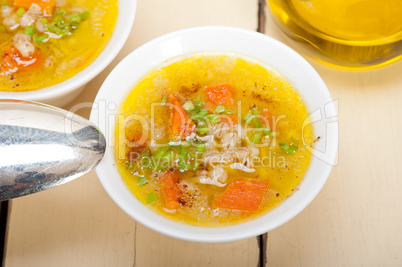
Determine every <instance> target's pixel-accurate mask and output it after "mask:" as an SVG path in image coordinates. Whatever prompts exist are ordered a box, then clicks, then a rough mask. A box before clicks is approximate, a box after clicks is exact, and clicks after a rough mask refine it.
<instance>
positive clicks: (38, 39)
mask: <svg viewBox="0 0 402 267" xmlns="http://www.w3.org/2000/svg"><path fill="white" fill-rule="evenodd" d="M32 37H33V39H34V42H35V43H37V44H42V43H45V42H46V41H45V40H46V39H47V38H49V36H47V35H42V36H37V35H36V34H34V35H33V36H32Z"/></svg>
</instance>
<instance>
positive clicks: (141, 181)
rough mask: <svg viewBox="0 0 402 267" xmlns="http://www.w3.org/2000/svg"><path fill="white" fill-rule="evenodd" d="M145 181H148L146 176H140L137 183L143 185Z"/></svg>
mask: <svg viewBox="0 0 402 267" xmlns="http://www.w3.org/2000/svg"><path fill="white" fill-rule="evenodd" d="M147 183H148V180H147V178H146V177H141V178H140V179H138V185H139V186H143V185H145V184H147Z"/></svg>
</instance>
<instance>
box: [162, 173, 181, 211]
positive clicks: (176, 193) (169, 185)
mask: <svg viewBox="0 0 402 267" xmlns="http://www.w3.org/2000/svg"><path fill="white" fill-rule="evenodd" d="M161 177H162V190H163V196H164V198H165V205H166V208H168V209H177V208H178V207H179V206H180V204H184V203H185V201H184V200H183V194H182V192H181V191H180V189H179V186H178V185H177V182H178V181H179V177H178V176H177V175H176V174H175V173H174V172H172V171H166V172H164V173H163V174H162V176H161Z"/></svg>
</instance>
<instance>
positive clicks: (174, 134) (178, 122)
mask: <svg viewBox="0 0 402 267" xmlns="http://www.w3.org/2000/svg"><path fill="white" fill-rule="evenodd" d="M169 101H170V103H172V105H173V106H174V107H173V110H172V129H171V139H172V140H177V139H181V138H183V137H186V136H189V135H190V134H192V133H193V132H194V124H193V123H192V122H191V121H190V118H189V117H188V115H187V113H186V112H185V111H184V110H183V108H182V107H181V106H180V103H179V101H178V100H177V98H176V97H175V96H174V95H173V94H170V95H169Z"/></svg>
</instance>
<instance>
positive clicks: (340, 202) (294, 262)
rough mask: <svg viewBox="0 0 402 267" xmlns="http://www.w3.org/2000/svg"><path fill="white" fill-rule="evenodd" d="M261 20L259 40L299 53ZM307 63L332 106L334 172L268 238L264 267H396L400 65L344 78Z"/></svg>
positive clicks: (400, 216) (400, 261)
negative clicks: (336, 131)
mask: <svg viewBox="0 0 402 267" xmlns="http://www.w3.org/2000/svg"><path fill="white" fill-rule="evenodd" d="M265 13H266V15H267V17H266V23H265V30H266V34H267V35H269V36H272V37H274V38H276V39H278V40H280V41H282V42H284V43H285V44H287V45H289V46H291V47H292V48H294V49H295V50H296V51H300V47H299V46H298V45H297V44H296V43H295V42H294V41H292V40H289V39H288V38H285V37H284V36H283V34H282V33H281V32H279V30H278V28H276V27H275V25H274V22H273V21H272V18H271V15H270V13H269V12H268V10H267V8H266V9H265ZM307 59H308V60H309V61H310V63H311V64H312V65H313V67H314V68H315V69H316V70H317V71H318V73H319V74H320V75H321V77H322V78H323V80H324V81H325V83H326V84H327V86H328V89H329V90H330V92H331V94H332V96H333V98H334V99H337V100H338V103H339V127H340V140H339V141H340V143H339V148H340V149H339V165H338V166H336V167H335V168H334V169H333V171H332V173H331V175H330V177H329V179H328V182H327V183H326V185H325V187H324V189H323V190H322V191H321V192H320V194H319V195H318V197H317V198H316V199H315V200H314V201H313V202H312V203H311V204H310V205H309V206H308V207H307V208H306V209H305V210H304V211H303V212H302V213H301V214H299V215H298V216H297V217H296V218H295V219H293V220H291V221H290V222H288V223H287V224H285V225H284V226H282V227H279V228H278V229H276V230H274V231H271V232H269V234H268V244H267V251H266V257H267V264H266V266H269V267H280V266H287V267H296V266H308V267H315V266H317V267H321V266H326V267H332V266H348V267H353V266H387V267H392V266H395V267H396V266H402V254H401V251H402V206H401V205H400V203H402V194H401V193H400V189H401V188H402V175H401V173H400V171H399V167H400V166H401V159H400V155H399V153H400V152H401V151H402V142H401V136H402V123H401V114H402V105H401V102H402V62H398V63H395V64H394V65H390V66H388V67H384V68H380V69H377V70H371V71H364V72H353V71H350V72H348V71H342V70H337V69H333V68H329V67H326V66H324V65H321V64H320V63H318V62H316V61H315V60H313V59H309V58H307Z"/></svg>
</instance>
